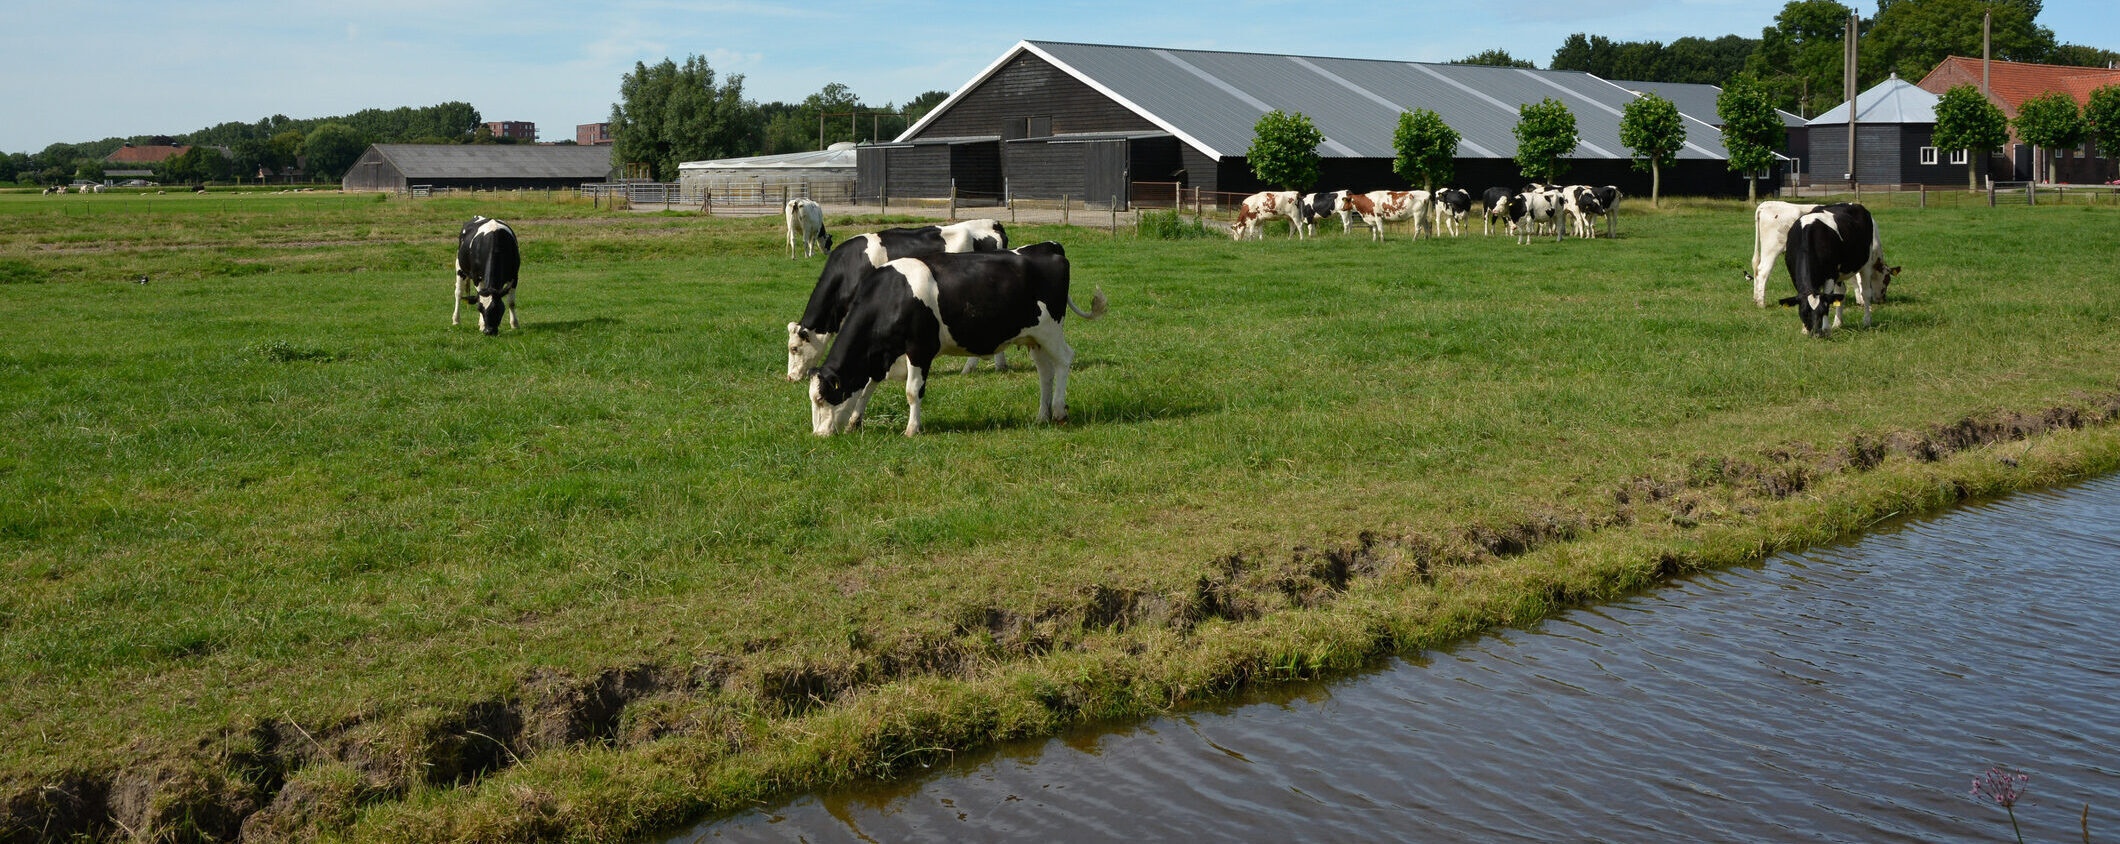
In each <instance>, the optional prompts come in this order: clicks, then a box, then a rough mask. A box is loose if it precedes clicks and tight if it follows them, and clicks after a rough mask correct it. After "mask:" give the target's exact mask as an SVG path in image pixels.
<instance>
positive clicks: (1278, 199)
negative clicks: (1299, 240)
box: [1229, 190, 1303, 240]
mask: <svg viewBox="0 0 2120 844" xmlns="http://www.w3.org/2000/svg"><path fill="white" fill-rule="evenodd" d="M1274 217H1279V218H1282V219H1285V220H1287V221H1288V236H1289V237H1301V236H1302V234H1303V199H1302V195H1300V194H1298V193H1296V192H1295V191H1292V190H1262V191H1259V192H1258V193H1255V194H1252V195H1250V196H1247V197H1244V204H1243V205H1241V206H1239V207H1238V208H1237V221H1236V222H1234V223H1231V224H1230V226H1229V238H1230V239H1231V240H1243V239H1244V238H1245V237H1246V236H1249V237H1251V239H1253V240H1258V239H1259V238H1261V237H1264V236H1265V232H1264V230H1263V228H1262V225H1263V224H1264V223H1265V222H1266V221H1267V220H1269V219H1272V218H1274Z"/></svg>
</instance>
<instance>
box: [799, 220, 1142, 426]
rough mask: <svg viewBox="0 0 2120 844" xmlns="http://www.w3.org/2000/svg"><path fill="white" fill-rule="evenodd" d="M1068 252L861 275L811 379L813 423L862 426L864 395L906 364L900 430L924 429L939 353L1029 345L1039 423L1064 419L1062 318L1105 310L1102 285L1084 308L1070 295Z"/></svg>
mask: <svg viewBox="0 0 2120 844" xmlns="http://www.w3.org/2000/svg"><path fill="white" fill-rule="evenodd" d="M1067 287H1068V263H1067V253H1066V251H1065V250H1063V249H1061V247H1060V244H1058V243H1053V242H1051V241H1046V242H1044V243H1034V244H1031V245H1029V246H1025V247H1023V248H1021V249H1017V250H1015V251H1013V252H975V253H968V254H944V255H929V256H927V257H923V258H900V259H898V260H895V261H891V262H890V263H887V264H885V265H883V266H881V267H878V268H876V269H875V270H873V271H871V272H870V273H869V274H868V275H867V276H866V277H864V278H863V279H862V280H861V285H860V287H859V288H858V289H857V290H856V291H855V293H854V298H853V302H852V304H851V305H850V306H849V308H848V310H847V315H846V322H845V323H844V324H843V325H842V328H841V331H840V334H839V339H838V341H836V342H834V343H833V344H832V351H831V354H829V355H827V356H826V357H825V361H824V365H823V366H822V367H819V368H818V370H817V371H816V373H815V374H813V375H812V376H811V377H810V431H811V433H814V434H816V435H818V436H831V435H833V434H839V433H845V432H846V431H849V430H852V429H853V428H854V427H856V426H858V425H860V424H861V417H862V415H863V414H864V413H865V412H866V411H867V408H868V400H869V395H870V394H871V393H872V392H874V391H875V389H876V385H877V383H878V382H881V381H882V380H883V379H884V378H886V377H888V376H889V375H890V374H891V372H892V371H894V370H895V369H897V368H898V367H900V366H903V367H904V370H905V399H906V405H907V412H906V424H905V435H906V436H909V437H910V436H913V435H914V434H918V433H920V400H921V398H922V397H924V396H925V394H926V392H927V376H928V370H929V367H931V366H932V365H933V364H934V362H935V358H936V356H938V355H966V356H971V357H983V356H986V355H991V354H994V353H996V352H999V351H1000V350H1001V349H1002V348H1003V347H1005V346H1012V345H1022V346H1029V347H1030V350H1031V357H1032V358H1033V359H1034V360H1036V361H1037V362H1038V421H1040V422H1065V421H1067V373H1068V368H1069V367H1070V366H1072V365H1073V364H1074V360H1075V351H1074V349H1073V348H1070V347H1069V346H1068V345H1067V338H1066V336H1065V335H1064V334H1063V333H1062V331H1061V325H1060V321H1061V320H1062V319H1063V318H1065V317H1066V316H1067V311H1069V310H1072V311H1074V312H1075V313H1076V314H1079V315H1081V316H1082V317H1084V318H1085V319H1096V318H1098V317H1101V316H1103V315H1104V308H1105V304H1104V292H1103V291H1101V290H1100V291H1098V292H1097V295H1096V297H1095V298H1093V299H1092V300H1091V301H1090V310H1089V312H1087V313H1084V312H1083V311H1082V309H1081V308H1078V307H1075V304H1074V303H1073V302H1071V301H1069V300H1068V292H1067Z"/></svg>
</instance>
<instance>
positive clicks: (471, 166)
mask: <svg viewBox="0 0 2120 844" xmlns="http://www.w3.org/2000/svg"><path fill="white" fill-rule="evenodd" d="M375 150H376V152H377V153H380V154H381V155H382V156H383V158H384V159H385V160H387V161H389V162H390V165H391V166H392V167H395V168H397V170H398V172H400V173H403V174H405V178H406V180H407V181H418V180H420V179H583V180H602V179H604V178H606V177H608V176H610V174H611V147H610V146H609V145H605V144H598V145H595V146H566V145H557V146H541V145H531V144H376V145H375Z"/></svg>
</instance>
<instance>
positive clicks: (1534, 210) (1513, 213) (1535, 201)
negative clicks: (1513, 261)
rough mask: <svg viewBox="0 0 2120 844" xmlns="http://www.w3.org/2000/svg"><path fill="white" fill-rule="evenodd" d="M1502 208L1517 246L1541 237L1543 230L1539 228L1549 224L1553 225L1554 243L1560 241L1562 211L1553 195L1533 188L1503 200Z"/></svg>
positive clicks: (1558, 200) (1558, 198)
mask: <svg viewBox="0 0 2120 844" xmlns="http://www.w3.org/2000/svg"><path fill="white" fill-rule="evenodd" d="M1503 206H1504V207H1505V209H1506V210H1505V212H1504V216H1506V217H1507V218H1508V220H1509V228H1510V230H1511V231H1514V232H1516V242H1517V243H1518V244H1519V245H1522V244H1526V243H1530V242H1531V238H1533V237H1538V236H1541V232H1542V231H1543V230H1542V229H1541V228H1540V226H1543V225H1546V224H1549V223H1551V224H1554V226H1553V239H1554V241H1555V242H1559V241H1560V240H1561V237H1562V230H1561V227H1560V225H1558V223H1559V216H1560V215H1561V214H1562V213H1563V211H1562V210H1561V203H1560V197H1559V196H1557V195H1555V194H1554V193H1549V192H1547V191H1543V190H1537V189H1535V188H1534V189H1531V190H1526V191H1521V192H1518V193H1514V194H1511V195H1510V196H1509V198H1508V199H1506V200H1503Z"/></svg>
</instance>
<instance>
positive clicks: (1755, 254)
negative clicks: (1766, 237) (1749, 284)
mask: <svg viewBox="0 0 2120 844" xmlns="http://www.w3.org/2000/svg"><path fill="white" fill-rule="evenodd" d="M1752 220H1753V222H1752V263H1749V264H1746V265H1745V280H1746V281H1752V280H1753V279H1752V274H1753V273H1755V272H1758V271H1759V210H1758V209H1756V208H1755V209H1753V211H1752Z"/></svg>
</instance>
